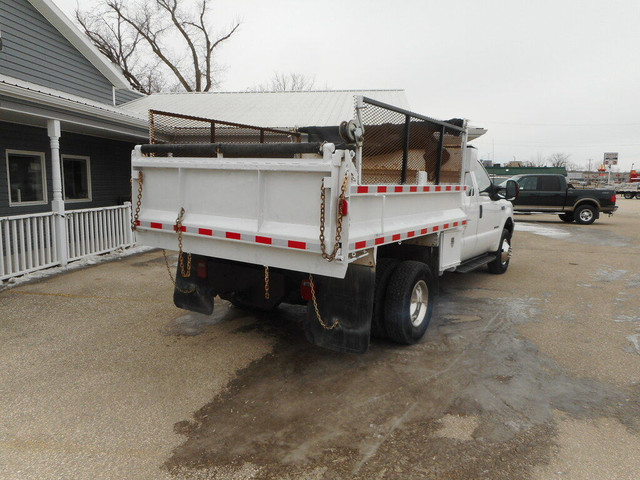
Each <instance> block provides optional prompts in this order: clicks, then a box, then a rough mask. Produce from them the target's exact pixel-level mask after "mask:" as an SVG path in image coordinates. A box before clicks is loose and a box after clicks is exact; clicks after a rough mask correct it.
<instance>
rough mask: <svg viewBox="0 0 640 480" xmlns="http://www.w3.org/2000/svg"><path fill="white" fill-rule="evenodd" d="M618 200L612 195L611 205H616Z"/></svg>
mask: <svg viewBox="0 0 640 480" xmlns="http://www.w3.org/2000/svg"><path fill="white" fill-rule="evenodd" d="M616 200H617V198H616V196H615V195H612V196H611V203H616Z"/></svg>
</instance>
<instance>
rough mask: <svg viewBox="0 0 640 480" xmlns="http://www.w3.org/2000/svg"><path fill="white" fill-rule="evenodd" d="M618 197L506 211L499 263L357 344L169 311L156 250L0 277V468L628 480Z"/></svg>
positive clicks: (631, 301) (238, 313) (632, 358)
mask: <svg viewBox="0 0 640 480" xmlns="http://www.w3.org/2000/svg"><path fill="white" fill-rule="evenodd" d="M619 204H620V210H619V211H618V212H617V213H616V214H615V215H614V216H612V217H603V218H601V219H600V220H598V221H597V222H596V223H595V224H593V225H591V226H579V225H574V224H568V225H567V224H563V223H562V222H560V221H559V219H558V218H557V217H554V216H552V215H538V216H533V215H527V216H526V217H523V216H518V217H516V220H517V222H518V225H517V232H516V236H515V241H514V258H513V260H512V263H511V266H510V268H509V271H508V272H507V273H506V274H505V275H501V276H494V275H491V274H489V273H487V272H486V271H477V272H473V273H470V274H466V275H458V274H445V276H444V277H443V278H442V279H441V282H440V283H441V292H440V297H439V299H438V303H437V306H436V310H435V314H434V318H433V320H432V324H431V325H430V327H429V330H428V331H427V334H426V336H425V338H424V339H423V340H422V341H421V342H420V343H418V344H417V345H414V346H410V347H406V346H398V345H394V344H392V343H389V342H384V341H374V342H373V344H372V346H371V349H370V351H369V352H368V353H367V354H365V355H348V354H336V353H333V352H329V351H326V350H322V349H320V348H317V347H314V346H312V345H309V344H308V343H307V342H306V340H305V338H304V333H303V332H302V328H301V325H300V322H301V320H302V318H303V316H304V315H303V312H304V309H303V308H301V307H293V306H286V307H281V308H279V309H278V310H277V311H276V312H274V313H270V314H253V313H251V312H246V311H243V310H240V309H236V308H233V307H230V306H229V305H228V304H227V303H226V302H222V301H221V302H219V303H218V304H217V305H216V311H215V312H214V314H213V315H212V316H202V315H198V314H192V313H187V312H184V311H180V310H178V309H176V308H174V307H173V306H172V305H171V285H170V282H169V280H168V279H167V278H166V271H164V264H163V263H162V262H163V261H162V256H161V254H159V253H157V252H151V253H147V254H144V255H141V256H139V257H136V258H132V259H128V260H122V261H119V262H114V263H111V264H106V265H100V266H95V267H92V268H87V269H85V270H81V271H77V272H73V273H70V274H67V275H63V276H59V277H56V278H52V279H49V280H47V281H44V282H41V283H38V284H34V285H24V286H21V287H17V288H14V289H10V290H7V291H5V292H0V305H1V307H0V308H1V309H2V313H3V315H2V316H3V318H4V320H3V322H2V323H0V341H1V342H2V343H3V345H4V347H3V349H2V351H1V352H0V363H1V364H3V366H4V368H3V369H2V373H0V384H1V385H3V388H2V390H0V404H1V405H3V422H2V428H1V429H0V478H7V479H9V478H136V479H137V478H145V479H146V478H149V479H151V478H177V479H187V478H189V479H190V478H195V479H236V480H240V479H283V480H287V479H291V480H293V479H318V480H325V479H326V480H329V479H331V480H338V479H414V478H415V479H483V478H486V479H514V478H518V479H550V478H558V479H587V478H594V479H596V478H597V479H602V478H608V479H633V480H637V479H638V472H640V455H638V452H640V415H639V412H640V395H639V393H640V251H639V250H638V247H640V227H638V225H640V202H639V201H637V200H635V201H634V200H621V201H620V202H619ZM43 311H44V312H48V313H46V314H44V315H43V314H42V312H43ZM2 472H5V473H4V474H3V473H2ZM3 475H4V476H3Z"/></svg>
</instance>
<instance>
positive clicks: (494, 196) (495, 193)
mask: <svg viewBox="0 0 640 480" xmlns="http://www.w3.org/2000/svg"><path fill="white" fill-rule="evenodd" d="M488 191H489V198H491V200H493V201H498V200H509V201H512V200H515V199H516V198H518V195H520V185H518V182H516V181H515V180H507V183H506V185H505V186H504V187H499V186H498V185H491V186H490V187H489V189H488Z"/></svg>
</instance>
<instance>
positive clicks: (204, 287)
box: [173, 254, 213, 315]
mask: <svg viewBox="0 0 640 480" xmlns="http://www.w3.org/2000/svg"><path fill="white" fill-rule="evenodd" d="M183 255H184V257H185V258H184V262H185V265H186V262H187V258H186V256H187V255H186V254H183ZM195 260H196V259H195V255H194V258H193V261H192V265H193V267H192V269H191V275H190V276H189V277H187V278H185V277H183V276H182V273H181V272H180V263H178V268H176V288H175V289H174V291H173V303H174V305H175V306H176V307H178V308H183V309H185V310H190V311H192V312H197V313H203V314H205V315H211V314H212V313H213V295H212V294H211V291H210V290H211V289H210V288H209V286H208V282H207V281H206V279H202V278H198V277H197V276H196V272H195Z"/></svg>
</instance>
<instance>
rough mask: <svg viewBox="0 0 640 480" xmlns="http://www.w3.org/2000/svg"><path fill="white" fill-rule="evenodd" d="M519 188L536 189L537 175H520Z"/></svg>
mask: <svg viewBox="0 0 640 480" xmlns="http://www.w3.org/2000/svg"><path fill="white" fill-rule="evenodd" d="M518 184H519V185H520V190H537V189H538V177H535V176H534V177H522V178H521V179H520V180H518Z"/></svg>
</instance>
